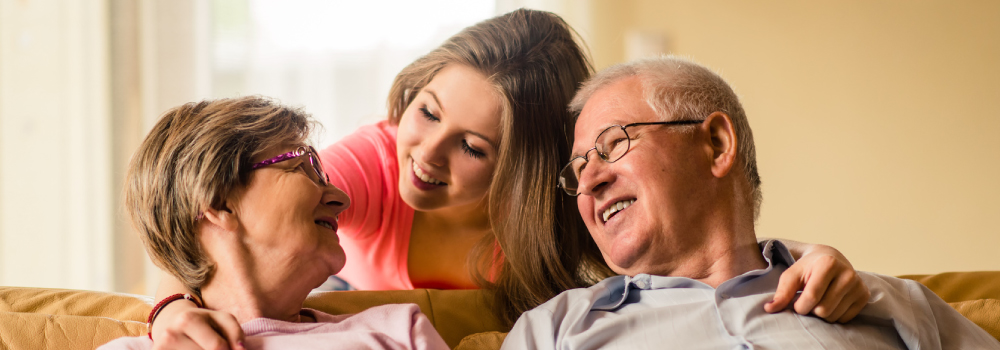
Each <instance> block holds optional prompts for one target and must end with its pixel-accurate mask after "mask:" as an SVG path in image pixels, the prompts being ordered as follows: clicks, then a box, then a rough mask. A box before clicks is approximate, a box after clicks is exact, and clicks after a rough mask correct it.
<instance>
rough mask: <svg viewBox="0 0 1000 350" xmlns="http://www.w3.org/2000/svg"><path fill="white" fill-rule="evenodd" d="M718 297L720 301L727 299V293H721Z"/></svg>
mask: <svg viewBox="0 0 1000 350" xmlns="http://www.w3.org/2000/svg"><path fill="white" fill-rule="evenodd" d="M719 297H721V298H722V299H729V294H728V293H722V294H720V295H719ZM744 346H746V345H744Z"/></svg>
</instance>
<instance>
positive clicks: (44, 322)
mask: <svg viewBox="0 0 1000 350" xmlns="http://www.w3.org/2000/svg"><path fill="white" fill-rule="evenodd" d="M900 277H903V278H910V279H914V280H917V281H919V282H921V283H923V284H924V285H926V286H927V287H929V288H930V289H931V290H933V291H934V292H935V293H937V294H938V295H939V296H941V298H942V299H944V300H945V301H947V302H948V303H949V304H951V306H952V307H954V308H955V309H956V310H958V311H959V312H960V313H962V314H963V315H965V316H966V317H968V318H969V319H971V320H972V321H973V322H975V323H976V324H978V325H979V326H980V327H983V329H985V330H986V331H987V332H989V333H990V334H991V335H993V337H996V338H997V339H1000V271H986V272H959V273H942V274H938V275H912V276H900ZM152 303H153V300H151V299H150V298H148V297H141V296H135V295H127V294H115V293H102V292H92V291H79V290H64V289H43V288H20V287H0V349H12V350H15V349H93V348H96V347H97V346H100V345H101V344H104V343H106V342H108V341H110V340H111V339H114V338H118V337H122V336H136V335H144V334H145V332H146V324H145V323H144V321H145V319H146V315H147V313H148V312H149V309H150V308H151V307H152ZM389 303H415V304H417V305H419V306H420V309H421V310H423V312H424V313H425V314H427V317H428V318H429V319H430V321H431V323H433V324H434V327H436V328H437V330H438V332H440V333H441V336H442V337H443V338H444V340H445V342H447V343H448V345H450V346H452V347H455V348H459V349H496V348H499V346H500V343H501V342H502V341H503V336H504V333H502V332H504V331H506V330H505V329H504V328H503V327H502V325H501V324H500V323H499V322H498V321H497V320H496V319H495V318H493V317H492V316H491V315H490V313H489V311H488V307H487V303H488V299H487V294H486V293H485V292H482V291H470V290H464V291H442V290H427V289H418V290H411V291H364V292H329V293H321V294H314V295H311V296H310V297H309V298H308V299H307V300H306V307H310V308H314V309H318V310H321V311H324V312H328V313H331V314H344V313H354V312H358V311H361V310H364V309H366V308H368V307H371V306H374V305H381V304H389Z"/></svg>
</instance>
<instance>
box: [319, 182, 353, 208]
mask: <svg viewBox="0 0 1000 350" xmlns="http://www.w3.org/2000/svg"><path fill="white" fill-rule="evenodd" d="M322 201H323V204H324V205H328V206H331V207H333V208H334V209H336V210H337V214H340V212H342V211H344V210H347V207H350V206H351V199H350V198H348V197H347V193H344V191H341V190H340V189H339V188H337V186H334V185H326V186H325V187H324V188H323V198H322Z"/></svg>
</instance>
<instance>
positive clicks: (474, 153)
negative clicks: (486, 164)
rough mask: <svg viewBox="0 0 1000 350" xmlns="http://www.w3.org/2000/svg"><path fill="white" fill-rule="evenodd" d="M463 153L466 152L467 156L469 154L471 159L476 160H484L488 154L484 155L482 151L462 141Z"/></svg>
mask: <svg viewBox="0 0 1000 350" xmlns="http://www.w3.org/2000/svg"><path fill="white" fill-rule="evenodd" d="M462 151H463V152H465V154H468V155H469V156H470V157H472V158H475V159H482V158H483V157H485V156H486V153H483V152H482V151H479V150H477V149H475V148H472V147H471V146H469V143H468V142H466V141H465V140H462Z"/></svg>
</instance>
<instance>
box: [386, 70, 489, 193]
mask: <svg viewBox="0 0 1000 350" xmlns="http://www.w3.org/2000/svg"><path fill="white" fill-rule="evenodd" d="M499 130H500V96H499V95H498V94H497V93H496V91H495V90H494V89H493V86H492V85H490V84H489V83H488V82H487V81H486V77H484V76H483V75H482V74H480V73H479V72H478V71H476V70H474V69H472V68H470V67H468V66H465V65H460V64H452V65H448V66H446V67H445V68H444V69H442V70H441V71H440V72H438V74H437V75H435V76H434V78H433V79H432V80H431V81H430V83H428V84H427V86H425V87H424V88H423V89H422V90H420V91H419V92H418V93H417V96H416V97H415V98H414V100H413V102H411V103H410V105H409V106H408V107H407V108H406V110H405V111H404V112H403V116H402V118H401V119H400V121H399V132H398V134H397V138H396V146H397V150H396V152H397V155H398V157H399V192H400V195H401V196H402V197H403V200H404V201H406V203H407V204H409V205H410V206H412V207H413V208H414V209H416V210H421V211H431V210H435V209H442V208H454V207H461V206H468V207H474V206H477V205H480V203H481V202H482V200H483V199H484V197H485V196H486V192H487V190H488V189H489V186H490V180H491V178H492V175H493V168H494V165H496V161H497V155H498V152H499V150H498V149H497V147H498V146H497V145H498V144H499V142H500V140H499Z"/></svg>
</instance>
